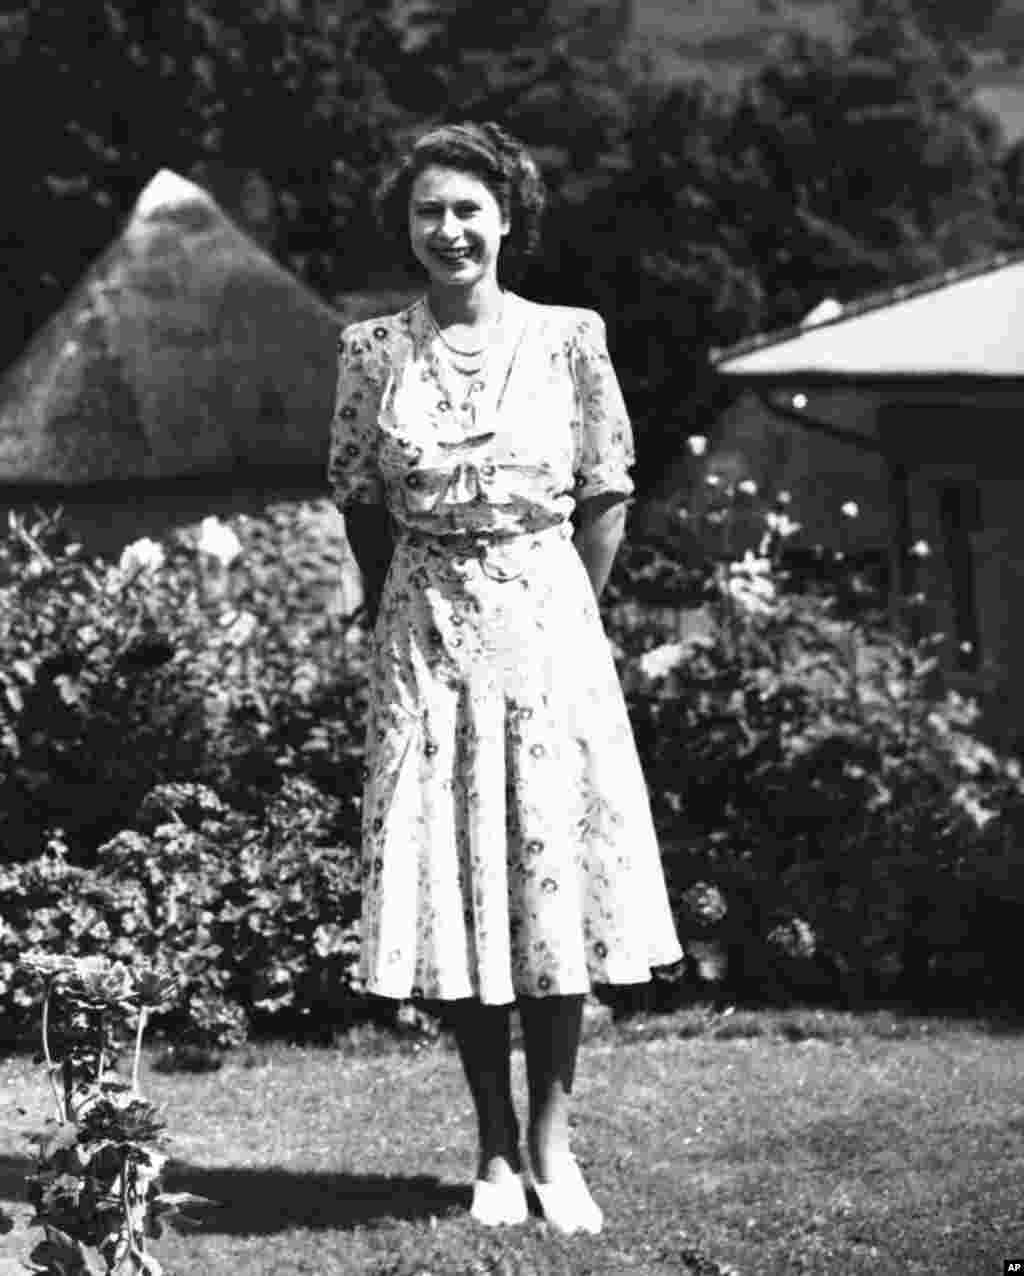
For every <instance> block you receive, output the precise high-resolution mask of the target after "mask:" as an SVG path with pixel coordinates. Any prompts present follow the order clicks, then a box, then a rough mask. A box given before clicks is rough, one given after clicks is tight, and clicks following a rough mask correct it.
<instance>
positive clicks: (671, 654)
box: [640, 642, 685, 678]
mask: <svg viewBox="0 0 1024 1276" xmlns="http://www.w3.org/2000/svg"><path fill="white" fill-rule="evenodd" d="M684 654H685V649H684V647H683V644H682V643H681V642H666V643H662V645H661V646H660V647H652V648H651V650H650V651H645V652H644V654H643V655H642V656H641V657H640V671H641V673H643V674H644V675H645V676H646V677H648V678H664V677H665V676H666V674H668V673H671V671H672V670H673V669H674V668H675V667H676V665H678V664H679V662H680V661H681V660H682V658H683V656H684Z"/></svg>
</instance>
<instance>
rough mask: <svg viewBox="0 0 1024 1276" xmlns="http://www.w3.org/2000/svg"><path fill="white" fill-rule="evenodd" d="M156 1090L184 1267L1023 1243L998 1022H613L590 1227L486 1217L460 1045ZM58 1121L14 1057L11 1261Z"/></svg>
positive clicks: (897, 1263) (179, 1265) (500, 1263)
mask: <svg viewBox="0 0 1024 1276" xmlns="http://www.w3.org/2000/svg"><path fill="white" fill-rule="evenodd" d="M370 1045H372V1042H371V1043H370ZM515 1065H516V1072H515V1076H516V1082H517V1086H518V1087H519V1089H518V1093H519V1094H522V1093H523V1087H524V1079H523V1067H522V1056H521V1055H520V1054H518V1053H517V1054H516V1057H515ZM144 1089H145V1090H146V1091H147V1093H149V1094H151V1095H152V1096H154V1097H155V1098H156V1099H157V1100H158V1101H159V1102H160V1103H161V1104H162V1105H163V1106H164V1108H165V1111H166V1115H167V1117H168V1121H169V1126H170V1129H171V1131H172V1133H173V1134H174V1136H175V1137H174V1144H173V1153H174V1157H175V1159H174V1161H173V1163H172V1168H171V1171H170V1173H169V1176H168V1177H169V1184H168V1185H169V1187H170V1188H172V1189H173V1190H182V1189H188V1190H190V1191H193V1192H196V1193H199V1194H201V1195H203V1196H205V1197H209V1198H211V1199H212V1200H213V1201H215V1202H217V1204H216V1205H214V1206H210V1207H202V1209H197V1210H196V1214H195V1223H194V1227H193V1229H192V1230H190V1231H189V1232H188V1233H187V1234H184V1235H179V1234H176V1233H169V1234H168V1235H167V1236H166V1237H165V1238H164V1239H163V1240H162V1241H160V1242H159V1244H158V1247H157V1254H158V1256H159V1257H160V1259H161V1261H162V1262H163V1263H164V1266H165V1269H166V1272H167V1274H168V1276H185V1274H186V1273H196V1274H200V1273H201V1274H202V1276H228V1273H231V1276H235V1274H236V1273H239V1272H244V1273H246V1274H247V1276H261V1274H263V1273H266V1274H267V1276H269V1274H270V1273H273V1276H297V1274H298V1273H316V1274H317V1276H335V1274H341V1273H365V1274H366V1276H463V1274H464V1276H470V1274H473V1276H476V1274H478V1273H479V1274H480V1276H483V1274H485V1273H493V1274H497V1276H527V1274H531V1276H532V1274H533V1273H545V1274H555V1273H557V1274H558V1276H563V1274H565V1276H570V1274H571V1276H586V1274H588V1273H589V1274H592V1276H597V1274H598V1273H600V1274H601V1276H627V1274H629V1273H637V1274H638V1276H670V1274H671V1276H680V1274H682V1276H685V1274H686V1273H699V1274H700V1276H723V1274H724V1273H730V1272H738V1273H741V1274H742V1276H776V1274H777V1276H793V1274H796V1273H812V1272H813V1273H818V1272H820V1273H825V1272H830V1273H842V1276H857V1274H858V1273H868V1272H870V1273H872V1274H873V1276H882V1274H886V1273H893V1274H894V1276H895V1274H896V1273H899V1274H900V1276H909V1274H912V1273H921V1274H922V1276H924V1274H925V1273H927V1274H928V1276H943V1274H945V1276H988V1274H989V1273H992V1274H993V1276H996V1274H998V1273H1001V1272H1002V1270H1003V1266H1002V1260H1003V1259H1004V1258H1007V1257H1011V1256H1016V1257H1018V1258H1021V1257H1024V1203H1022V1202H1024V1194H1022V1190H1021V1185H1022V1183H1024V1053H1022V1050H1021V1040H1020V1036H1019V1035H1016V1034H1014V1033H1012V1032H1010V1031H1008V1030H1004V1031H999V1030H996V1029H993V1028H987V1027H986V1026H985V1025H982V1024H977V1023H973V1024H972V1023H956V1022H953V1021H949V1020H944V1021H938V1020H903V1019H899V1018H897V1017H895V1016H892V1015H888V1014H882V1015H868V1016H865V1017H862V1018H855V1017H853V1016H849V1015H840V1014H834V1013H822V1012H817V1013H812V1012H810V1011H802V1012H785V1011H779V1012H767V1011H766V1012H757V1013H755V1012H737V1013H736V1014H734V1015H731V1016H724V1017H723V1016H716V1015H713V1014H711V1013H710V1012H708V1011H703V1010H690V1011H685V1012H680V1013H678V1014H676V1015H674V1016H670V1017H666V1018H663V1019H658V1020H646V1021H645V1020H639V1021H630V1022H628V1023H626V1024H621V1025H604V1026H603V1027H601V1026H598V1027H596V1028H595V1030H594V1032H593V1033H592V1034H591V1036H590V1038H589V1039H588V1040H587V1041H586V1043H585V1045H584V1047H583V1051H582V1053H581V1060H580V1074H579V1078H578V1082H577V1091H578V1096H579V1104H578V1121H577V1148H578V1152H579V1155H580V1160H581V1161H582V1162H583V1164H584V1165H585V1167H586V1168H587V1170H588V1174H589V1177H590V1180H591V1183H592V1186H593V1188H594V1191H595V1195H597V1196H598V1198H599V1199H600V1201H601V1202H602V1203H603V1204H604V1206H605V1209H606V1213H607V1216H608V1223H607V1226H606V1229H605V1232H604V1234H603V1235H602V1236H600V1237H597V1238H590V1237H588V1238H583V1239H572V1240H565V1239H561V1238H557V1237H554V1236H552V1235H550V1234H548V1232H547V1229H546V1227H545V1225H544V1224H543V1223H542V1222H540V1221H539V1220H538V1219H531V1220H530V1222H529V1223H528V1224H527V1225H526V1226H525V1227H523V1228H516V1229H504V1230H502V1231H500V1232H488V1231H485V1230H483V1229H479V1228H477V1227H476V1226H475V1225H474V1224H473V1223H472V1222H471V1220H470V1219H469V1218H468V1216H467V1214H466V1207H467V1205H468V1201H469V1186H468V1178H467V1171H468V1169H469V1167H470V1166H471V1164H472V1158H473V1143H472V1127H471V1119H470V1107H469V1102H468V1097H467V1094H466V1093H465V1091H464V1083H463V1080H462V1075H461V1072H460V1069H459V1065H458V1061H457V1058H456V1056H455V1054H454V1053H452V1052H451V1051H450V1050H448V1049H446V1048H444V1047H443V1046H431V1047H427V1048H424V1049H422V1050H420V1051H418V1052H413V1051H410V1050H408V1049H406V1050H398V1049H390V1050H378V1051H377V1052H373V1051H371V1050H370V1049H369V1047H368V1046H367V1047H366V1048H364V1049H353V1048H348V1047H342V1048H339V1049H336V1050H312V1049H303V1050H299V1049H293V1048H286V1047H278V1046H274V1047H270V1048H268V1049H266V1050H254V1051H252V1052H250V1053H248V1054H242V1055H239V1056H238V1058H237V1059H236V1060H232V1061H230V1062H229V1063H228V1064H226V1065H225V1067H224V1068H223V1069H222V1070H221V1071H220V1072H217V1073H213V1074H206V1075H200V1076H184V1075H181V1074H178V1075H164V1074H160V1073H156V1072H152V1071H150V1072H148V1073H147V1075H146V1076H145V1080H144ZM19 1106H20V1107H23V1108H27V1109H29V1116H23V1115H21V1114H20V1113H19V1112H18V1111H17V1109H18V1107H19ZM45 1115H48V1111H47V1106H46V1093H45V1091H44V1089H43V1086H42V1085H41V1077H40V1075H39V1073H38V1071H37V1070H36V1069H34V1068H33V1067H32V1066H31V1064H30V1063H29V1061H27V1060H25V1059H8V1060H6V1061H2V1062H0V1208H2V1207H6V1209H7V1212H8V1214H9V1215H10V1216H11V1217H13V1219H14V1228H13V1230H11V1231H10V1232H9V1233H8V1235H6V1236H0V1276H7V1274H8V1273H13V1272H16V1271H19V1270H21V1269H20V1267H19V1265H18V1264H17V1262H16V1261H15V1260H16V1258H17V1256H19V1255H23V1254H25V1253H26V1252H27V1249H28V1242H29V1240H30V1238H31V1237H32V1236H34V1235H35V1234H36V1233H34V1232H28V1231H27V1230H26V1227H25V1223H26V1220H27V1214H28V1211H27V1207H26V1206H25V1205H24V1203H23V1202H21V1201H20V1199H19V1197H20V1191H21V1178H22V1176H23V1175H24V1173H25V1170H26V1169H27V1164H28V1163H27V1161H26V1160H25V1158H24V1145H23V1143H22V1140H21V1137H20V1136H21V1134H22V1133H23V1132H24V1131H25V1130H27V1129H29V1128H31V1127H32V1125H33V1124H34V1123H35V1120H36V1119H37V1118H38V1117H41V1116H45Z"/></svg>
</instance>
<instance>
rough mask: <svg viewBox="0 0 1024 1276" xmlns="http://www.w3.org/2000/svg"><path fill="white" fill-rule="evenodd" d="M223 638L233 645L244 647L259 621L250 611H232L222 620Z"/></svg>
mask: <svg viewBox="0 0 1024 1276" xmlns="http://www.w3.org/2000/svg"><path fill="white" fill-rule="evenodd" d="M222 624H224V626H225V629H226V631H227V632H226V633H225V635H224V636H225V638H226V639H227V640H228V642H229V643H231V645H232V646H233V647H244V646H245V645H246V643H247V642H249V640H250V639H251V638H252V636H253V634H254V633H255V632H256V629H257V626H258V624H259V621H257V619H256V617H255V616H254V615H253V614H252V612H251V611H237V612H232V613H230V614H229V615H228V616H226V617H225V618H224V620H223V621H222Z"/></svg>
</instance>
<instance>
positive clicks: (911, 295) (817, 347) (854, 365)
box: [711, 251, 1024, 388]
mask: <svg viewBox="0 0 1024 1276" xmlns="http://www.w3.org/2000/svg"><path fill="white" fill-rule="evenodd" d="M711 357H712V361H713V363H714V366H715V369H716V371H717V372H718V373H719V374H720V375H722V376H725V377H729V378H733V379H737V380H742V381H746V382H749V383H751V384H759V385H762V386H765V387H766V388H767V387H768V386H769V385H772V384H774V385H813V384H823V383H827V384H837V383H846V384H863V385H873V386H878V385H884V384H887V383H896V382H898V383H901V384H904V385H905V384H907V383H908V382H913V383H915V384H917V383H930V382H957V383H972V384H989V385H1005V384H1006V383H1007V382H1019V381H1020V380H1021V379H1024V251H1022V252H1018V253H1014V254H1010V253H1000V254H999V255H997V256H994V257H989V258H986V259H985V260H983V261H981V262H975V263H974V264H972V265H969V266H965V267H961V268H959V269H957V270H948V271H946V272H944V273H943V274H940V275H932V276H929V277H928V278H926V279H922V280H920V281H919V282H917V283H914V284H908V285H901V286H900V287H898V288H891V289H889V290H887V291H885V292H880V293H875V294H872V295H870V296H867V297H864V298H861V299H859V300H857V301H854V302H851V303H850V304H848V305H845V306H843V307H842V308H841V310H840V311H839V312H838V313H835V310H834V308H826V309H824V310H823V309H822V307H820V306H819V307H816V308H815V310H813V311H812V312H811V313H810V315H808V316H807V318H806V319H805V320H804V322H803V323H802V324H798V325H795V326H793V327H789V328H784V329H781V330H778V331H776V332H769V333H764V334H761V335H759V336H756V337H753V338H751V339H749V340H746V341H743V342H740V343H738V344H736V345H734V346H730V347H728V348H727V349H724V350H713V351H712V352H711Z"/></svg>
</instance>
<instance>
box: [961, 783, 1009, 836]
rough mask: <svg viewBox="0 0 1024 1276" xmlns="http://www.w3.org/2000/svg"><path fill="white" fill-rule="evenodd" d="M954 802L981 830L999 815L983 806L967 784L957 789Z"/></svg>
mask: <svg viewBox="0 0 1024 1276" xmlns="http://www.w3.org/2000/svg"><path fill="white" fill-rule="evenodd" d="M953 801H954V802H955V803H956V805H957V806H958V807H959V808H960V809H961V810H962V811H965V812H966V813H967V814H968V815H969V816H970V817H971V819H972V820H973V821H974V823H975V824H976V825H977V827H978V828H979V829H983V828H984V827H985V825H986V824H988V823H989V822H990V821H992V820H994V819H996V817H997V814H998V813H997V812H996V811H991V810H989V808H988V807H986V806H982V804H981V803H980V802H979V801H978V799H977V798H976V797H975V796H974V795H973V793H971V791H970V789H969V788H968V787H967V785H965V784H961V785H959V786H958V787H957V789H956V791H955V792H954V794H953Z"/></svg>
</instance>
